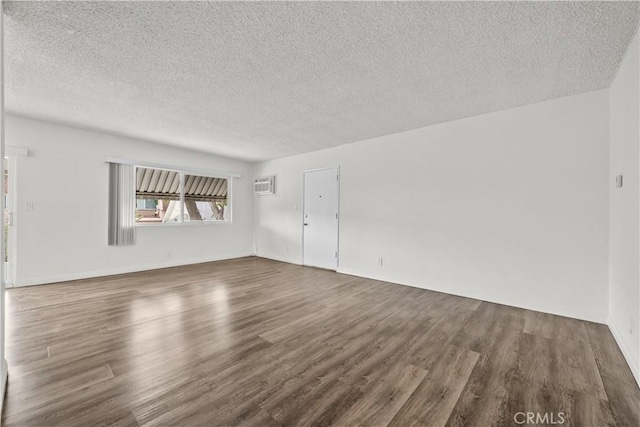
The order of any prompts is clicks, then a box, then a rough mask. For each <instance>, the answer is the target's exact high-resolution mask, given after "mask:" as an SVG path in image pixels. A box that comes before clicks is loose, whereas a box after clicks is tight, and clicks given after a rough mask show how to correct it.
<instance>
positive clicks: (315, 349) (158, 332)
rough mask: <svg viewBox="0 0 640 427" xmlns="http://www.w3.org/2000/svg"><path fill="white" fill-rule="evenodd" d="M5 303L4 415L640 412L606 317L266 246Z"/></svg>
mask: <svg viewBox="0 0 640 427" xmlns="http://www.w3.org/2000/svg"><path fill="white" fill-rule="evenodd" d="M7 298H8V301H7V310H8V317H7V329H8V331H7V334H8V336H7V347H8V348H7V359H8V362H9V387H8V395H7V398H6V400H5V408H4V415H3V422H4V423H5V424H6V425H7V426H14V425H15V426H53V425H61V426H91V425H132V426H135V425H162V426H192V425H193V426H197V425H211V426H222V425H225V426H232V425H255V426H272V425H274V426H275V425H287V426H298V425H317V426H320V425H323V426H328V425H341V426H353V425H370V426H386V425H393V426H407V425H424V426H439V425H451V426H458V425H472V426H491V425H509V426H511V425H515V422H514V418H513V417H514V415H515V414H517V413H518V412H538V413H541V414H542V415H544V414H545V413H548V414H554V415H553V416H555V417H556V418H555V419H556V420H558V417H559V415H558V413H559V412H563V413H564V414H565V417H564V418H566V423H565V425H573V426H589V427H591V426H607V425H618V426H638V425H639V424H640V423H639V412H640V408H639V406H640V390H639V389H638V387H637V386H636V385H635V383H634V380H633V378H632V375H631V372H630V371H629V368H628V367H627V365H626V364H625V362H624V359H623V357H622V355H621V353H620V351H619V349H618V348H617V347H616V344H615V343H614V340H613V338H612V336H611V334H610V333H609V331H608V329H607V328H606V326H603V325H598V324H593V323H588V322H582V321H578V320H572V319H568V318H563V317H557V316H552V315H547V314H542V313H537V312H533V311H527V310H521V309H516V308H512V307H506V306H501V305H497V304H491V303H486V302H481V301H477V300H472V299H467V298H460V297H455V296H451V295H446V294H441V293H437V292H430V291H426V290H421V289H416V288H411V287H406V286H400V285H394V284H389V283H383V282H377V281H374V280H368V279H362V278H357V277H353V276H346V275H341V274H336V273H331V272H327V271H321V270H315V269H310V268H304V267H300V266H295V265H289V264H284V263H279V262H275V261H269V260H264V259H260V258H244V259H239V260H232V261H221V262H215V263H208V264H200V265H197V266H188V267H177V268H171V269H164V270H156V271H152V272H143V273H136V274H128V275H121V276H113V277H110V278H101V279H92V280H82V281H76V282H69V283H60V284H54V285H47V286H39V287H31V288H22V289H14V290H9V291H8V297H7ZM548 416H551V415H548ZM548 420H551V419H550V418H548Z"/></svg>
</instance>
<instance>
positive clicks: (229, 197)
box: [133, 164, 234, 227]
mask: <svg viewBox="0 0 640 427" xmlns="http://www.w3.org/2000/svg"><path fill="white" fill-rule="evenodd" d="M134 167H135V176H136V179H134V180H133V194H134V197H136V203H134V206H136V209H135V210H134V213H135V211H136V210H139V209H137V194H136V193H137V181H138V180H137V176H138V168H144V169H158V170H164V171H169V172H177V173H178V176H179V177H180V185H179V186H178V190H179V192H180V214H179V215H178V221H177V222H138V221H137V220H136V221H135V226H136V227H180V226H185V225H196V226H202V225H212V224H232V223H233V178H234V176H227V175H225V174H218V173H215V172H211V173H208V172H205V171H200V170H197V171H190V170H188V169H179V168H173V167H164V166H149V165H145V164H134ZM185 175H195V176H203V177H207V178H218V179H225V180H227V206H226V207H225V210H226V212H228V214H227V213H225V216H227V219H223V220H200V221H195V220H194V221H191V220H189V221H185V220H184V215H185V194H184V185H185ZM140 210H149V209H140Z"/></svg>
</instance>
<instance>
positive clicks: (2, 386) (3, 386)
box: [0, 359, 9, 416]
mask: <svg viewBox="0 0 640 427" xmlns="http://www.w3.org/2000/svg"><path fill="white" fill-rule="evenodd" d="M8 379H9V365H8V364H7V360H6V359H5V360H3V362H2V378H1V379H0V381H1V383H0V416H2V409H3V404H4V396H5V394H6V393H7V384H8Z"/></svg>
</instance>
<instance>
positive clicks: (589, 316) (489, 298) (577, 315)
mask: <svg viewBox="0 0 640 427" xmlns="http://www.w3.org/2000/svg"><path fill="white" fill-rule="evenodd" d="M338 273H342V274H349V275H351V276H358V277H365V278H367V279H372V280H380V281H384V282H389V283H395V284H398V285H403V286H411V287H412V288H419V289H427V290H429V291H435V292H442V293H446V294H450V295H456V296H459V297H465V298H472V299H477V300H481V301H486V302H492V303H495V304H502V305H508V306H510V307H516V308H522V309H525V310H533V311H539V312H542V313H548V314H553V315H556V316H563V317H571V318H573V319H579V320H586V321H588V322H594V323H601V324H606V323H607V315H606V314H598V313H586V312H582V311H580V310H573V309H563V310H558V309H556V308H553V307H544V306H540V305H536V304H521V303H514V302H513V301H506V300H505V299H504V298H501V297H500V296H498V295H494V294H491V293H489V292H482V291H481V290H480V291H479V290H469V289H450V288H447V289H443V288H442V287H437V286H421V285H416V284H415V283H407V282H403V281H397V280H389V278H383V277H375V276H371V275H364V274H362V273H360V272H356V271H353V270H348V269H343V268H338Z"/></svg>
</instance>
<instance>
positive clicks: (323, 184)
mask: <svg viewBox="0 0 640 427" xmlns="http://www.w3.org/2000/svg"><path fill="white" fill-rule="evenodd" d="M339 194H340V170H339V169H338V167H337V166H336V167H332V168H327V169H319V170H313V171H307V172H305V173H304V209H303V220H304V221H303V224H304V225H303V232H302V238H303V264H304V265H307V266H310V267H320V268H326V269H329V270H335V269H337V268H338V217H339V216H338V213H339V200H340V196H339Z"/></svg>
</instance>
